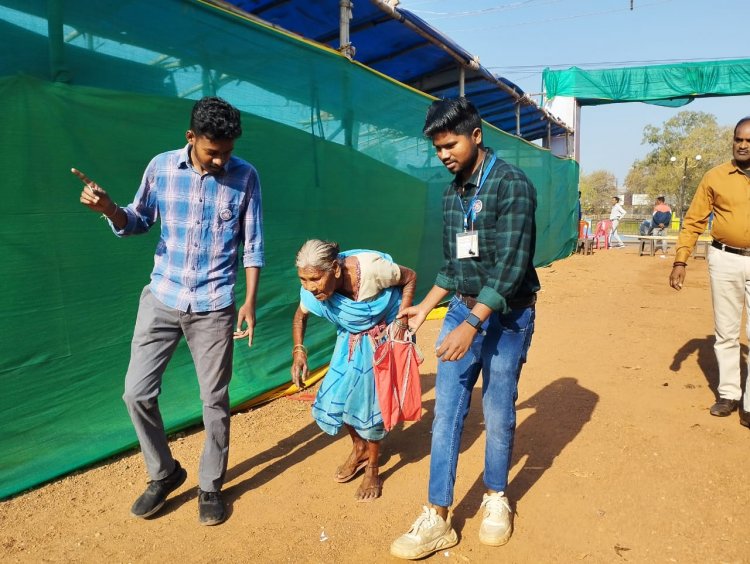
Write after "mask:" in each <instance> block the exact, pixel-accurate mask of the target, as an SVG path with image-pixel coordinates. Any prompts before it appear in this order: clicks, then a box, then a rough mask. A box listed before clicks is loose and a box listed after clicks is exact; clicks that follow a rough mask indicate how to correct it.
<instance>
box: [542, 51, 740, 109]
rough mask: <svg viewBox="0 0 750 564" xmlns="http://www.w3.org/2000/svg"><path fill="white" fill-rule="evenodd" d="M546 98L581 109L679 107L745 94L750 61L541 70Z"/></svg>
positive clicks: (733, 60)
mask: <svg viewBox="0 0 750 564" xmlns="http://www.w3.org/2000/svg"><path fill="white" fill-rule="evenodd" d="M542 80H543V81H544V88H545V92H546V93H547V97H548V98H550V99H552V98H555V97H556V96H569V97H572V98H577V99H578V103H579V104H580V105H582V106H595V105H599V104H609V103H612V102H646V103H649V104H656V105H659V106H670V107H680V106H684V105H685V104H689V103H690V102H692V101H693V99H694V98H700V97H707V96H740V95H744V94H750V59H732V60H728V61H707V62H702V63H680V64H675V65H651V66H644V67H627V68H620V69H601V70H589V71H587V70H583V69H580V68H578V67H571V68H569V69H567V70H560V71H554V70H550V69H545V71H544V73H543V75H542Z"/></svg>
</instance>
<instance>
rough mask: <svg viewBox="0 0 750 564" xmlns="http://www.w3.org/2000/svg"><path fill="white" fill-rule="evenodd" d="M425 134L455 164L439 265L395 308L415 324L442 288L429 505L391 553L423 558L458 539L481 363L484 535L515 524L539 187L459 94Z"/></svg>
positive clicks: (435, 113)
mask: <svg viewBox="0 0 750 564" xmlns="http://www.w3.org/2000/svg"><path fill="white" fill-rule="evenodd" d="M424 134H425V135H426V136H427V137H429V138H430V139H431V140H432V143H433V145H434V147H435V149H436V151H437V156H438V158H440V160H441V161H442V163H443V164H444V165H445V167H446V168H447V169H448V170H449V171H450V172H451V173H453V174H454V175H455V178H454V180H453V182H451V184H450V185H449V186H448V187H447V188H446V189H445V192H444V193H443V222H444V223H443V258H444V261H443V266H442V268H441V269H440V271H439V272H438V275H437V278H436V279H435V285H434V286H433V287H432V289H431V290H430V292H429V293H428V294H427V296H426V297H425V298H424V300H423V301H422V302H421V303H420V304H418V305H415V306H412V307H410V308H407V309H405V310H404V311H403V312H401V314H399V316H400V317H406V318H408V323H409V325H410V327H411V329H412V330H413V331H416V330H417V329H418V328H419V327H420V326H421V325H422V323H423V322H424V320H425V318H426V317H427V314H428V313H429V312H430V311H431V310H432V309H433V308H434V307H435V306H437V305H438V304H439V303H440V302H442V301H443V300H444V299H445V298H446V297H447V296H448V295H449V294H451V293H452V294H454V295H453V297H452V299H451V300H450V304H449V306H448V313H447V314H446V317H445V321H444V322H443V327H442V330H441V332H440V336H439V337H438V340H437V347H436V350H435V354H436V355H437V357H438V368H437V379H436V382H435V394H436V400H435V420H434V423H433V426H432V446H431V453H430V480H429V489H428V505H427V506H425V507H424V508H423V512H422V513H421V514H420V516H419V517H418V518H417V520H416V521H415V522H414V524H413V525H412V527H411V529H410V530H409V532H408V533H406V534H404V535H402V536H400V537H399V538H398V539H396V540H395V541H394V542H393V544H392V545H391V554H392V555H394V556H397V557H399V558H405V559H418V558H422V557H424V556H427V555H428V554H431V553H433V552H435V551H438V550H441V549H444V548H448V547H451V546H453V545H455V544H456V543H457V542H458V537H457V535H456V532H455V531H454V530H453V528H452V527H451V520H450V515H449V509H450V506H451V505H452V504H453V489H454V485H455V479H456V467H457V464H458V454H459V450H460V446H461V435H462V433H463V427H464V420H465V418H466V415H467V414H468V412H469V405H470V402H471V392H472V389H473V388H474V384H475V383H476V381H477V379H478V377H479V373H480V371H481V373H482V380H483V383H482V408H483V412H484V420H485V429H486V449H485V467H484V483H485V486H486V489H487V492H486V493H485V494H484V498H483V501H482V508H483V510H484V514H483V520H482V523H481V526H480V529H479V539H480V541H481V542H482V543H484V544H487V545H491V546H500V545H503V544H505V543H506V542H508V540H509V539H510V536H511V533H512V523H511V513H512V512H511V509H510V504H509V502H508V498H507V497H506V496H505V493H504V492H505V489H506V486H507V484H508V472H509V470H510V460H511V453H512V449H513V437H514V434H515V427H516V408H515V402H516V398H517V395H518V378H519V376H520V373H521V367H522V366H523V364H524V362H525V361H526V354H527V351H528V349H529V345H530V344H531V336H532V334H533V332H534V318H535V305H534V304H535V303H536V293H537V292H538V291H539V278H538V277H537V275H536V271H535V270H534V265H533V259H534V246H535V241H536V224H535V220H534V213H535V210H536V190H535V189H534V186H533V184H532V183H531V181H530V180H529V179H528V177H527V176H526V175H525V174H524V173H523V171H521V170H520V169H518V168H516V167H514V166H512V165H510V164H508V163H506V162H505V161H503V160H502V159H499V158H498V157H497V156H496V155H495V153H494V152H493V151H492V149H490V148H488V147H485V146H484V145H483V143H482V121H481V117H480V116H479V113H478V112H477V110H476V108H475V107H474V106H473V104H472V103H471V102H469V101H468V100H466V99H465V98H458V99H455V100H439V101H436V102H434V103H433V104H432V105H431V106H430V108H429V110H428V111H427V118H426V121H425V126H424Z"/></svg>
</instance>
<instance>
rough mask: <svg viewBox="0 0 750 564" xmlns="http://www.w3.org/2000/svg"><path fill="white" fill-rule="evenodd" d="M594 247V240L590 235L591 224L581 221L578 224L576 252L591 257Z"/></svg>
mask: <svg viewBox="0 0 750 564" xmlns="http://www.w3.org/2000/svg"><path fill="white" fill-rule="evenodd" d="M592 246H593V239H592V238H591V236H590V234H589V222H588V221H583V220H581V221H579V222H578V245H577V246H576V252H579V253H582V254H584V255H590V254H591V252H592V250H591V249H592Z"/></svg>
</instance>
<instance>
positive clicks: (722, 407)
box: [711, 398, 737, 417]
mask: <svg viewBox="0 0 750 564" xmlns="http://www.w3.org/2000/svg"><path fill="white" fill-rule="evenodd" d="M735 409H737V400H731V399H727V398H719V401H717V402H716V403H715V404H713V405H712V406H711V415H714V416H716V417H727V416H728V415H731V414H732V412H733V411H734V410H735Z"/></svg>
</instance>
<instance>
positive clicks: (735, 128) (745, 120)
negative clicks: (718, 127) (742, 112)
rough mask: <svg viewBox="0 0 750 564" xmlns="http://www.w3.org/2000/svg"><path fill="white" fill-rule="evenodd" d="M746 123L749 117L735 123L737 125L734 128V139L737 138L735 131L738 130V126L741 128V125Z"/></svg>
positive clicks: (749, 119)
mask: <svg viewBox="0 0 750 564" xmlns="http://www.w3.org/2000/svg"><path fill="white" fill-rule="evenodd" d="M748 121H750V116H745V117H743V118H742V119H741V120H740V121H738V122H737V125H735V126H734V136H735V137H736V136H737V129H738V128H739V126H741V125H742V124H743V123H746V122H748Z"/></svg>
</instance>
